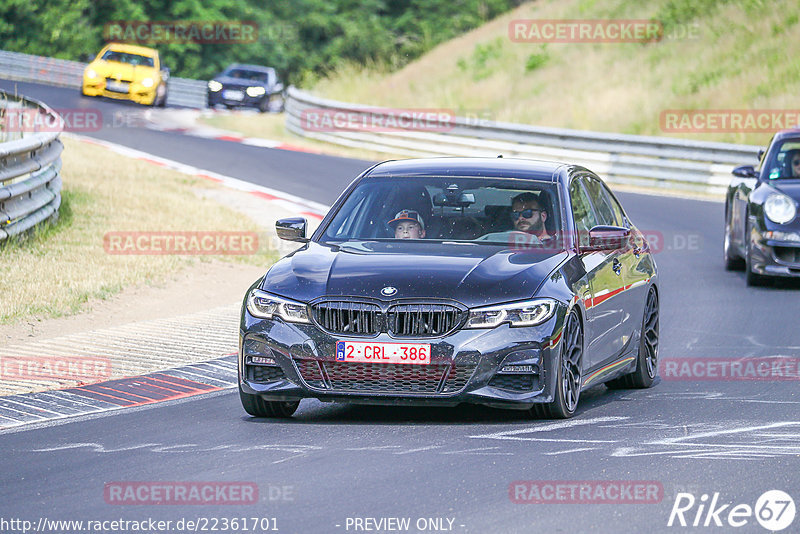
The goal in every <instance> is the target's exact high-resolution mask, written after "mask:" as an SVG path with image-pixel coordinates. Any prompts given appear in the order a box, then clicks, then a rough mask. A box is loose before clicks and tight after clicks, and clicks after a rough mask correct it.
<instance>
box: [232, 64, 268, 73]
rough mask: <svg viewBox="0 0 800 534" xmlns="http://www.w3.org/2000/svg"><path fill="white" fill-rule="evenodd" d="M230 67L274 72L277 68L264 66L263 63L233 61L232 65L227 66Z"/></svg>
mask: <svg viewBox="0 0 800 534" xmlns="http://www.w3.org/2000/svg"><path fill="white" fill-rule="evenodd" d="M230 69H246V70H255V71H261V72H273V71H274V70H275V69H273V68H272V67H262V66H261V65H248V64H245V63H233V64H232V65H228V66H227V67H225V70H230Z"/></svg>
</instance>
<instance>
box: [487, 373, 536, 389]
mask: <svg viewBox="0 0 800 534" xmlns="http://www.w3.org/2000/svg"><path fill="white" fill-rule="evenodd" d="M489 385H490V386H491V387H493V388H500V389H505V390H508V391H533V390H536V389H539V377H538V375H531V374H518V375H511V374H508V375H506V374H503V375H495V376H494V377H492V379H491V380H490V381H489Z"/></svg>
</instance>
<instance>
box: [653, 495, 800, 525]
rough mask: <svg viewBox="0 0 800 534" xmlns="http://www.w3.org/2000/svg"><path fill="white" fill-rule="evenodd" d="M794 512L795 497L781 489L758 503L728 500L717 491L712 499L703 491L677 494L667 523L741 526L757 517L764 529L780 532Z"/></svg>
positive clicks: (764, 496)
mask: <svg viewBox="0 0 800 534" xmlns="http://www.w3.org/2000/svg"><path fill="white" fill-rule="evenodd" d="M795 514H796V509H795V504H794V500H792V498H791V497H790V496H789V494H788V493H786V492H784V491H781V490H770V491H766V492H764V493H763V494H761V496H760V497H759V498H758V499H757V500H756V504H755V506H750V505H749V504H745V503H740V504H734V503H731V502H727V503H726V502H725V501H724V500H721V499H720V496H719V493H718V492H715V493H714V495H712V496H711V497H710V498H709V495H708V494H705V493H704V494H703V495H701V496H700V498H699V499H697V498H696V497H695V496H694V495H692V494H691V493H678V495H676V496H675V503H674V504H673V505H672V511H671V512H670V514H669V520H668V521H667V526H668V527H673V526H674V527H727V528H739V527H743V526H745V525H749V524H752V520H753V518H755V520H756V521H757V522H758V524H760V525H761V526H762V527H764V528H765V529H767V530H770V531H772V532H778V531H780V530H784V529H786V528H787V527H789V525H791V524H792V523H793V522H794V516H795ZM727 528H726V530H727Z"/></svg>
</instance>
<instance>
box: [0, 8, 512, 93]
mask: <svg viewBox="0 0 800 534" xmlns="http://www.w3.org/2000/svg"><path fill="white" fill-rule="evenodd" d="M521 2H522V0H405V1H403V0H272V1H264V0H261V1H259V0H173V1H169V0H2V1H1V2H0V48H2V49H3V50H9V51H15V52H24V53H27V54H36V55H41V56H49V57H57V58H63V59H73V60H86V58H87V56H88V55H94V54H96V53H97V51H99V49H100V48H101V47H102V46H103V45H104V44H105V42H106V39H105V37H104V27H106V25H107V24H108V23H110V22H113V21H131V20H133V21H159V22H160V21H176V20H177V21H188V20H191V21H225V20H227V21H255V22H256V24H257V27H258V30H257V33H258V38H257V40H255V42H249V43H230V44H201V43H195V42H189V43H175V42H171V43H155V44H152V46H153V47H155V48H157V49H158V50H159V52H160V54H161V56H162V58H163V62H164V64H165V65H166V66H168V67H170V69H171V70H172V73H173V74H174V75H176V76H181V77H186V78H199V79H208V78H210V77H211V76H213V75H214V74H215V73H216V72H218V71H219V70H221V69H222V68H223V67H225V66H226V65H227V64H229V63H232V62H242V63H256V64H261V65H269V66H273V67H275V68H277V69H278V71H279V72H281V73H282V74H283V75H284V77H285V78H287V79H288V80H289V81H290V82H293V83H298V82H299V81H301V80H304V79H306V77H308V76H309V75H312V76H319V75H324V74H325V73H327V72H330V71H332V70H335V69H336V68H337V66H338V65H339V64H340V63H341V62H359V63H371V64H376V65H382V66H386V67H388V68H397V67H400V66H402V65H404V64H405V63H407V62H409V61H411V60H413V59H415V58H417V57H419V56H420V55H421V54H423V53H424V52H426V51H427V50H429V49H431V48H432V47H433V46H435V45H437V44H439V43H441V42H443V41H445V40H447V39H450V38H452V37H454V36H456V35H458V34H460V33H463V32H465V31H468V30H470V29H472V28H475V27H477V26H479V25H481V24H482V23H484V22H485V21H487V20H489V19H491V18H493V17H495V16H497V15H498V14H500V13H503V12H505V11H507V10H509V9H511V8H512V7H515V6H516V5H518V4H520V3H521ZM141 44H144V45H148V43H141Z"/></svg>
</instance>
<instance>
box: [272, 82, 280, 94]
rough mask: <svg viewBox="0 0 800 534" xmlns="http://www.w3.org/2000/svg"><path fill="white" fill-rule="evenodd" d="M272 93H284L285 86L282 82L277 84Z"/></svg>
mask: <svg viewBox="0 0 800 534" xmlns="http://www.w3.org/2000/svg"><path fill="white" fill-rule="evenodd" d="M272 92H273V93H281V92H283V84H282V83H281V82H278V83H276V84H275V85H274V86H273V87H272Z"/></svg>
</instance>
